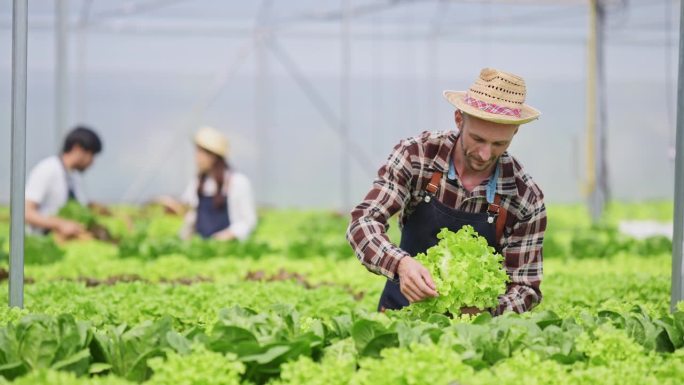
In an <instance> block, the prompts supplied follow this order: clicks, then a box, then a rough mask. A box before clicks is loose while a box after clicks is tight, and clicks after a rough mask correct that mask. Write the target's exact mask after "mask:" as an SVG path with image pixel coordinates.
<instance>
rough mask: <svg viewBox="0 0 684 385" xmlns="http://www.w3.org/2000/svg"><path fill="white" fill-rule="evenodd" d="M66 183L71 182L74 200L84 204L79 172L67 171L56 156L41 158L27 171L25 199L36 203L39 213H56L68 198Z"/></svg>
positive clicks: (49, 214)
mask: <svg viewBox="0 0 684 385" xmlns="http://www.w3.org/2000/svg"><path fill="white" fill-rule="evenodd" d="M67 178H69V182H67ZM67 183H69V184H71V188H72V190H73V191H74V194H75V195H76V200H77V201H79V202H80V203H81V204H83V205H86V204H87V203H88V202H87V200H86V197H85V194H84V193H83V188H82V184H81V176H80V175H79V173H78V172H74V171H72V172H68V173H67V172H66V170H65V169H64V166H63V165H62V161H61V160H60V158H59V157H58V156H52V157H49V158H46V159H43V160H42V161H41V162H40V163H38V164H37V165H36V166H35V167H34V168H33V169H32V170H31V172H30V173H29V176H28V180H27V182H26V200H27V201H30V202H33V203H36V204H37V205H38V212H39V213H40V214H41V215H45V216H53V215H56V214H57V213H58V212H59V209H61V208H62V207H63V206H64V205H65V204H66V203H67V200H68V199H69V187H68V184H67ZM33 230H35V229H33Z"/></svg>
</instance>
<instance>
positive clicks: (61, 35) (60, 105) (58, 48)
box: [55, 0, 69, 151]
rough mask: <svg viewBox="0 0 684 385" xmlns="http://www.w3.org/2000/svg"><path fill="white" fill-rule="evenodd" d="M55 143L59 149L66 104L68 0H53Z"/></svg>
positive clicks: (64, 127) (63, 127)
mask: <svg viewBox="0 0 684 385" xmlns="http://www.w3.org/2000/svg"><path fill="white" fill-rule="evenodd" d="M55 7H56V8H55V144H56V146H57V150H58V151H59V150H61V147H62V146H61V145H62V137H63V136H64V134H65V130H66V125H67V123H66V116H67V109H68V108H69V106H68V87H69V79H68V76H69V73H68V60H67V59H68V56H69V52H68V45H67V41H68V33H69V30H68V28H69V23H68V18H69V14H68V8H69V3H68V0H57V1H56V2H55Z"/></svg>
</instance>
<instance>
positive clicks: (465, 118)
mask: <svg viewBox="0 0 684 385" xmlns="http://www.w3.org/2000/svg"><path fill="white" fill-rule="evenodd" d="M456 126H457V127H458V128H459V130H460V131H461V136H460V138H461V139H460V142H461V145H460V146H459V150H460V151H462V153H463V158H464V159H465V166H466V167H467V169H468V170H470V171H475V172H479V171H485V170H487V169H488V168H489V167H491V166H492V165H494V163H496V161H497V159H499V157H500V156H501V154H503V153H504V152H505V151H506V150H507V149H508V146H510V144H511V141H512V140H513V136H514V135H515V134H516V133H517V132H518V125H515V124H500V123H494V122H489V121H486V120H482V119H479V118H476V117H474V116H471V115H465V114H463V113H462V112H461V111H456Z"/></svg>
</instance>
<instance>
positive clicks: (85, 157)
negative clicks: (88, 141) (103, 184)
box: [72, 145, 95, 172]
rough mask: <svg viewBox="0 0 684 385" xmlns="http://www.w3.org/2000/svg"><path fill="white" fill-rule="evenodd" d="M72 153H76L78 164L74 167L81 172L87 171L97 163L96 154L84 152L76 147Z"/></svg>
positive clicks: (79, 147)
mask: <svg viewBox="0 0 684 385" xmlns="http://www.w3.org/2000/svg"><path fill="white" fill-rule="evenodd" d="M72 151H74V152H75V153H76V156H75V158H76V164H75V165H74V168H75V169H76V170H78V171H79V172H84V171H85V170H87V169H88V168H89V167H90V166H92V164H93V162H94V161H95V154H93V153H92V152H90V151H86V150H84V149H83V148H82V147H81V146H78V145H76V146H74V148H73V150H72Z"/></svg>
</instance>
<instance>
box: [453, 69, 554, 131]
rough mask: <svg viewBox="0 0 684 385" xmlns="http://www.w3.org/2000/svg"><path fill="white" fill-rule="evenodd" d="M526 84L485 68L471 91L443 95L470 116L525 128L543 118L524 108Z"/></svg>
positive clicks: (510, 75) (519, 79)
mask: <svg viewBox="0 0 684 385" xmlns="http://www.w3.org/2000/svg"><path fill="white" fill-rule="evenodd" d="M526 94H527V90H526V89H525V80H523V78H521V77H520V76H517V75H513V74H511V73H508V72H503V71H499V70H495V69H492V68H484V69H483V70H482V71H480V76H479V77H478V78H477V79H476V80H475V83H473V85H472V86H470V88H469V89H468V91H444V97H445V98H446V99H447V100H448V101H449V103H451V104H453V105H454V106H455V107H456V108H458V109H459V110H461V111H462V112H465V113H466V114H468V115H472V116H475V117H478V118H480V119H483V120H488V121H490V122H495V123H502V124H524V123H528V122H531V121H533V120H535V119H537V118H539V115H541V112H539V111H537V110H536V109H534V108H532V107H531V106H528V105H527V104H525V95H526Z"/></svg>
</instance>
